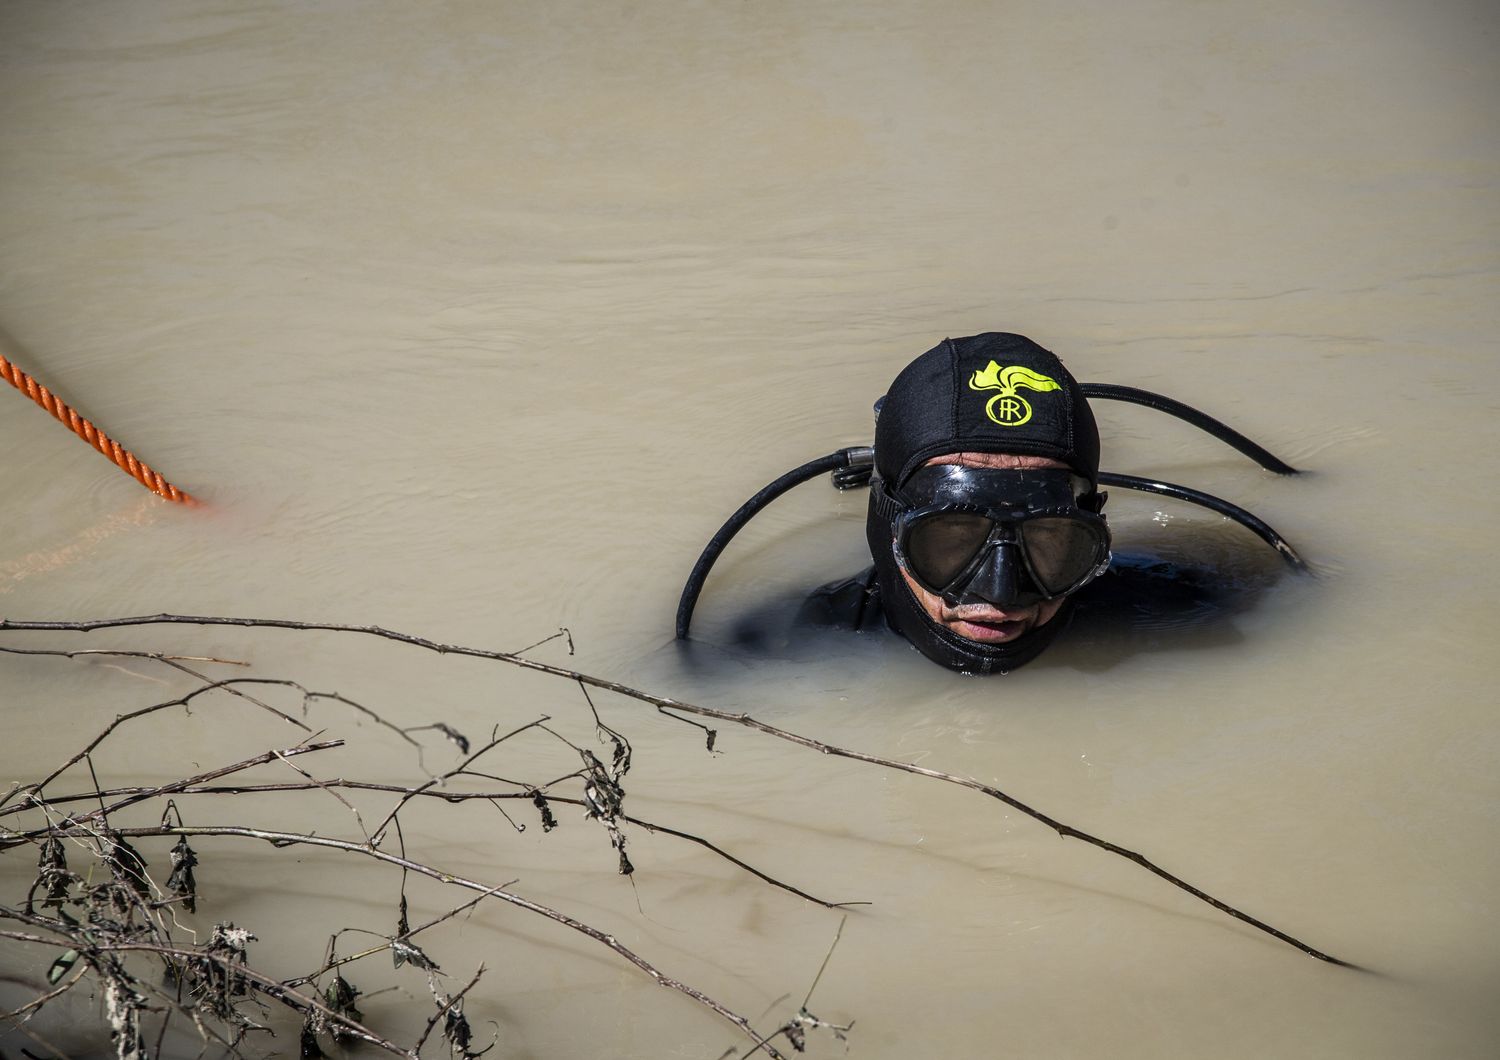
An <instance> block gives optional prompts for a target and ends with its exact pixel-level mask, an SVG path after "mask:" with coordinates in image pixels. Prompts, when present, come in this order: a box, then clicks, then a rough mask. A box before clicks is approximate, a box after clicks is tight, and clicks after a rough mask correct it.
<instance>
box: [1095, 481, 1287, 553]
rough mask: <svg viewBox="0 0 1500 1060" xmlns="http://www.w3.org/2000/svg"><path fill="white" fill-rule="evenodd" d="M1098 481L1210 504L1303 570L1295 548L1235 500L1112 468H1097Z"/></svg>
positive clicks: (1204, 504) (1214, 509)
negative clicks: (1102, 469) (1117, 471)
mask: <svg viewBox="0 0 1500 1060" xmlns="http://www.w3.org/2000/svg"><path fill="white" fill-rule="evenodd" d="M1099 484H1100V485H1101V486H1119V487H1120V488H1122V489H1128V490H1140V491H1142V492H1144V493H1160V494H1161V495H1162V496H1164V497H1175V498H1176V499H1177V500H1180V501H1187V502H1188V503H1189V504H1197V505H1200V506H1202V507H1204V508H1210V509H1212V510H1213V511H1216V512H1218V513H1219V514H1220V515H1226V516H1228V517H1229V518H1231V519H1233V520H1234V521H1235V522H1237V523H1239V524H1240V525H1241V526H1243V527H1245V528H1246V529H1248V530H1250V531H1251V532H1252V533H1254V534H1255V535H1256V536H1257V537H1259V538H1260V539H1261V540H1262V541H1264V542H1265V543H1266V544H1268V545H1270V546H1271V547H1272V548H1274V549H1275V550H1276V551H1277V552H1279V553H1281V558H1282V559H1284V560H1286V562H1287V566H1289V567H1291V568H1292V570H1294V571H1306V570H1307V563H1306V562H1305V561H1304V560H1303V559H1302V557H1301V556H1299V555H1297V550H1296V549H1294V548H1293V547H1292V546H1291V545H1289V544H1287V543H1286V538H1284V537H1282V536H1281V535H1280V534H1278V533H1277V532H1276V531H1275V530H1273V529H1271V527H1270V525H1269V524H1268V523H1266V522H1265V521H1264V520H1263V519H1261V518H1259V517H1258V516H1255V515H1252V514H1251V513H1250V512H1247V511H1246V510H1245V509H1243V508H1241V507H1240V506H1239V505H1238V504H1231V503H1229V502H1228V501H1226V500H1223V499H1221V498H1219V497H1215V496H1214V495H1213V494H1211V493H1204V492H1203V491H1202V490H1195V489H1193V488H1191V487H1189V486H1177V485H1174V484H1173V483H1171V482H1162V481H1160V480H1159V479H1148V478H1140V477H1139V476H1137V475H1120V474H1116V473H1115V472H1113V471H1101V472H1099Z"/></svg>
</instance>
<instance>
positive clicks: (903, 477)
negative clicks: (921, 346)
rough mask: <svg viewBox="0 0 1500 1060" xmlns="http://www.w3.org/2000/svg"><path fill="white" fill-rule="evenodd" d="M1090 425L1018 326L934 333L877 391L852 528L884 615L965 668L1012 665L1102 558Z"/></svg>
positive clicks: (1067, 384)
mask: <svg viewBox="0 0 1500 1060" xmlns="http://www.w3.org/2000/svg"><path fill="white" fill-rule="evenodd" d="M1098 471H1099V435H1098V429H1097V427H1096V426H1095V424H1094V417H1093V413H1092V412H1091V411H1090V410H1089V406H1088V403H1087V401H1086V400H1085V399H1084V396H1083V394H1082V392H1081V390H1080V388H1079V386H1078V383H1077V381H1076V380H1074V378H1073V377H1072V375H1071V374H1069V372H1068V370H1067V369H1066V368H1064V367H1063V365H1062V362H1061V361H1059V360H1058V359H1057V358H1056V357H1055V356H1054V355H1052V354H1051V353H1049V352H1048V351H1046V350H1044V349H1042V348H1041V347H1040V346H1038V345H1037V344H1036V343H1034V342H1032V341H1031V340H1030V339H1027V338H1025V337H1023V336H1020V335H1010V334H1004V333H994V332H992V333H988V334H984V335H976V336H973V337H970V338H963V339H947V340H944V342H943V343H942V344H940V345H939V346H937V347H935V348H933V349H931V350H929V351H928V352H927V353H924V354H923V355H922V356H921V357H918V358H917V359H916V360H915V361H913V362H912V363H911V364H910V365H908V366H907V367H906V368H905V369H904V370H903V371H902V372H901V374H900V375H899V376H897V377H896V380H895V382H894V383H892V385H891V388H890V391H889V392H888V393H887V395H886V397H885V398H884V399H883V401H882V403H881V411H880V416H879V420H878V422H877V426H876V432H875V478H874V480H873V481H872V483H871V490H870V514H869V519H868V522H867V536H868V538H869V544H870V551H871V554H872V555H873V556H874V558H875V565H876V570H877V573H878V576H879V579H880V586H881V599H882V602H883V606H884V608H885V612H886V615H887V618H888V619H889V621H890V623H891V625H892V626H893V627H894V628H895V629H896V630H897V632H899V633H901V634H902V635H903V636H905V637H906V638H907V639H908V640H909V641H911V642H912V644H913V645H915V646H916V647H917V649H918V650H919V651H921V652H922V653H923V654H924V655H926V656H927V657H928V658H930V659H933V660H934V661H936V662H939V663H941V664H942V665H944V666H947V667H949V668H951V669H955V670H961V671H964V672H966V673H989V672H992V671H996V670H999V671H1001V672H1004V671H1006V670H1012V669H1014V668H1015V667H1017V666H1020V665H1022V664H1024V663H1026V662H1029V661H1030V660H1031V659H1033V658H1035V657H1036V656H1037V655H1038V654H1040V653H1041V651H1042V649H1043V648H1045V647H1046V646H1047V645H1048V644H1049V643H1051V641H1052V638H1053V637H1054V636H1055V635H1056V633H1057V632H1058V630H1059V629H1060V628H1061V627H1062V626H1063V625H1064V624H1065V619H1066V616H1067V611H1068V607H1067V605H1068V600H1069V597H1070V595H1071V594H1072V593H1074V592H1076V591H1077V590H1078V589H1080V588H1082V587H1083V586H1084V585H1085V584H1087V583H1088V582H1089V581H1090V580H1092V579H1093V578H1094V577H1095V576H1097V575H1098V574H1099V573H1101V572H1102V571H1103V570H1104V569H1105V567H1106V566H1107V565H1108V561H1109V533H1108V530H1107V528H1106V527H1105V524H1104V517H1103V516H1102V515H1100V514H1099V509H1100V508H1101V507H1102V504H1103V495H1102V494H1100V493H1099V492H1098V489H1097V483H1098Z"/></svg>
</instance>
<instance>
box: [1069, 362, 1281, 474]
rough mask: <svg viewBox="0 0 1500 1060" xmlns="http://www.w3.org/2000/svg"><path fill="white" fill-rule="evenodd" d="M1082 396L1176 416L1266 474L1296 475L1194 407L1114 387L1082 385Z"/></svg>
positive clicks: (1164, 396)
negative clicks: (1244, 457)
mask: <svg viewBox="0 0 1500 1060" xmlns="http://www.w3.org/2000/svg"><path fill="white" fill-rule="evenodd" d="M1083 396H1084V397H1087V398H1107V399H1109V400H1111V401H1128V402H1130V403H1131V404H1132V405H1145V406H1146V407H1147V408H1148V409H1155V410H1156V411H1157V412H1165V413H1167V414H1168V415H1169V416H1176V417H1177V418H1178V419H1179V420H1186V421H1187V422H1188V423H1191V424H1192V425H1193V426H1194V427H1197V428H1198V429H1199V430H1200V431H1207V432H1208V433H1209V434H1211V435H1213V436H1214V437H1215V438H1217V439H1219V441H1221V442H1223V443H1224V444H1226V445H1230V446H1233V447H1234V448H1235V449H1238V450H1239V451H1240V452H1242V453H1244V454H1245V455H1246V456H1248V457H1249V458H1250V459H1251V460H1254V461H1255V462H1256V463H1257V464H1259V465H1260V466H1261V467H1263V468H1265V469H1266V470H1267V471H1274V472H1276V474H1278V475H1296V474H1298V471H1297V469H1296V468H1294V467H1293V466H1292V465H1291V464H1288V463H1287V462H1286V461H1285V460H1282V459H1280V458H1279V457H1277V456H1276V455H1275V454H1273V453H1272V452H1270V451H1269V450H1267V449H1264V448H1262V447H1261V446H1259V445H1256V444H1255V443H1254V442H1252V441H1251V440H1250V439H1249V438H1246V437H1245V436H1244V435H1243V434H1241V433H1240V432H1239V431H1237V430H1235V429H1234V428H1233V427H1231V426H1229V425H1228V424H1225V423H1220V422H1219V421H1218V420H1216V419H1214V418H1213V417H1212V416H1210V415H1208V413H1206V412H1199V411H1198V410H1197V409H1195V408H1193V406H1191V405H1184V404H1183V403H1182V402H1180V401H1178V400H1176V399H1175V398H1169V397H1167V396H1166V395H1164V394H1156V393H1153V392H1152V391H1150V390H1138V389H1136V388H1135V387H1133V386H1115V385H1114V384H1113V383H1084V384H1083Z"/></svg>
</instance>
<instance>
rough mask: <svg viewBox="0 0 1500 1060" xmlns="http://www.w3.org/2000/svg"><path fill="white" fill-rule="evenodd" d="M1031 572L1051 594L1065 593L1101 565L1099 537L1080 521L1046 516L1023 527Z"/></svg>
mask: <svg viewBox="0 0 1500 1060" xmlns="http://www.w3.org/2000/svg"><path fill="white" fill-rule="evenodd" d="M1021 541H1022V544H1023V545H1024V546H1025V548H1026V558H1027V559H1028V560H1030V561H1031V573H1032V576H1033V577H1035V578H1036V580H1037V583H1038V584H1039V585H1040V586H1041V588H1042V589H1043V590H1044V591H1045V592H1047V593H1048V594H1056V593H1061V592H1064V591H1065V590H1067V589H1070V588H1072V587H1073V586H1074V585H1075V584H1077V583H1078V582H1079V581H1080V580H1081V579H1082V578H1083V577H1084V576H1085V575H1086V574H1088V572H1089V571H1091V570H1093V569H1094V567H1095V566H1096V565H1097V564H1098V562H1099V559H1100V556H1099V544H1100V542H1099V535H1098V533H1097V532H1096V531H1095V530H1094V528H1093V527H1091V526H1089V525H1088V524H1087V523H1084V522H1080V521H1079V520H1077V519H1062V518H1053V517H1050V516H1049V517H1043V518H1039V519H1029V520H1027V521H1026V522H1025V523H1023V524H1022V525H1021Z"/></svg>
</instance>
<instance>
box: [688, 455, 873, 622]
mask: <svg viewBox="0 0 1500 1060" xmlns="http://www.w3.org/2000/svg"><path fill="white" fill-rule="evenodd" d="M873 460H874V450H872V449H870V448H868V447H860V448H855V449H840V450H839V451H838V452H836V453H829V454H828V455H827V456H820V457H818V459H816V460H809V461H808V462H807V463H805V464H803V465H802V466H801V467H799V468H796V469H794V470H792V471H788V472H787V473H786V474H785V475H782V476H781V477H780V478H779V479H777V480H776V481H775V482H772V483H771V484H770V485H769V486H767V487H766V488H765V489H763V490H761V491H760V492H759V493H757V494H756V495H755V496H753V497H751V498H750V499H749V500H748V501H746V502H745V503H744V504H742V505H740V507H739V510H738V511H736V512H735V513H734V514H733V515H731V516H730V517H729V520H728V521H727V522H726V523H725V524H724V525H723V526H721V527H719V532H718V533H716V534H715V535H714V536H713V537H712V538H711V539H710V540H709V542H708V544H707V545H705V546H704V548H703V554H702V555H701V556H699V557H698V562H697V563H695V564H693V573H691V574H689V575H688V580H687V584H686V585H684V586H683V587H682V597H681V598H680V599H679V600H678V601H677V639H678V640H687V635H688V626H689V625H690V624H691V623H692V621H693V608H694V607H695V606H697V603H698V594H699V593H701V592H702V591H703V583H704V581H706V580H707V578H708V572H709V571H711V570H713V566H714V563H715V562H716V561H717V560H718V558H719V554H720V553H721V552H723V551H724V549H725V547H726V546H728V544H729V542H730V541H731V540H733V539H734V535H735V534H737V533H739V532H740V530H742V529H743V528H744V526H745V524H746V523H748V522H749V521H750V520H751V519H753V518H755V515H756V513H757V512H759V511H760V510H761V509H762V508H764V507H765V506H766V505H768V504H770V503H771V502H772V501H774V500H775V499H776V498H777V497H780V496H781V495H782V494H783V493H785V492H786V491H787V490H789V489H791V488H792V487H793V486H798V485H801V484H802V483H804V482H806V481H807V480H808V479H810V478H816V477H817V476H819V475H821V474H823V472H825V471H835V470H837V469H839V468H844V467H848V466H850V465H851V464H854V463H868V462H872V461H873Z"/></svg>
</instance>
